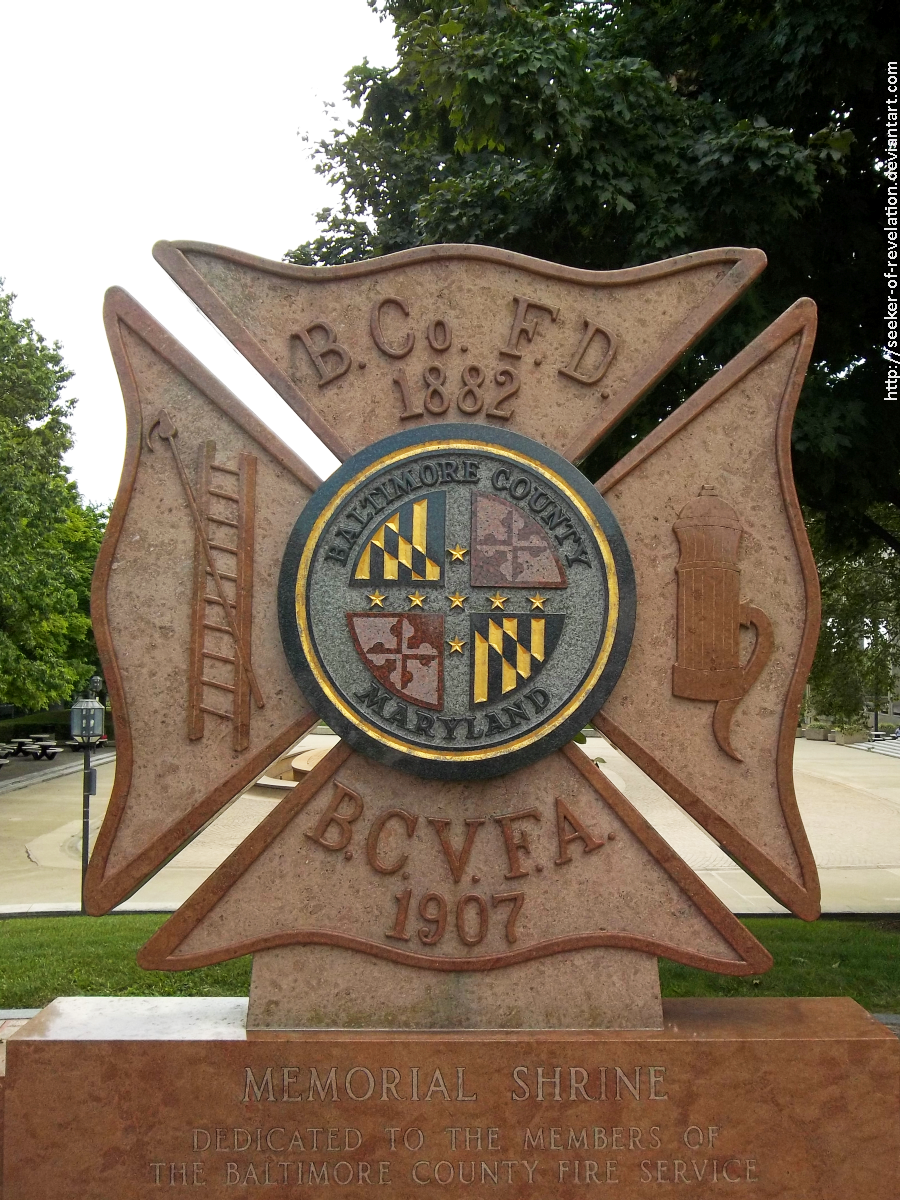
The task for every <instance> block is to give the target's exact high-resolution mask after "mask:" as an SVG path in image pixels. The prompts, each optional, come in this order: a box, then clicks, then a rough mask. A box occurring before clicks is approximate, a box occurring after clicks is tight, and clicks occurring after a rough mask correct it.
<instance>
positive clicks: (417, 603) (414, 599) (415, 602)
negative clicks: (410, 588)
mask: <svg viewBox="0 0 900 1200" xmlns="http://www.w3.org/2000/svg"><path fill="white" fill-rule="evenodd" d="M424 599H425V597H424V596H423V595H422V593H421V592H412V593H411V595H410V597H409V607H410V608H422V607H423V604H422V601H423V600H424Z"/></svg>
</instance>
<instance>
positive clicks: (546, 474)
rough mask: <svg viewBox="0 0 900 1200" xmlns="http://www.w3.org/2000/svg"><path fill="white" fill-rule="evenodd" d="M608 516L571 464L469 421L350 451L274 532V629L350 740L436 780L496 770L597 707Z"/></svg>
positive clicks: (543, 746) (574, 727) (627, 625)
mask: <svg viewBox="0 0 900 1200" xmlns="http://www.w3.org/2000/svg"><path fill="white" fill-rule="evenodd" d="M634 603H635V592H634V573H633V570H632V566H631V558H630V555H629V553H628V548H627V546H626V544H625V539H624V537H623V535H622V531H621V530H620V528H619V526H618V523H617V522H616V519H615V517H614V516H613V514H612V513H611V511H610V509H609V508H608V507H607V505H606V503H605V502H604V500H603V499H602V497H601V496H600V495H599V494H598V492H597V491H596V489H595V488H593V487H592V486H591V484H590V483H589V481H588V480H587V479H586V478H585V477H584V476H583V475H582V474H581V473H580V472H579V471H578V470H577V469H576V468H575V467H573V466H572V464H571V463H569V462H567V461H566V460H565V459H563V458H562V457H560V456H559V455H558V454H555V453H554V452H553V451H551V450H548V449H547V448H546V447H545V446H542V445H541V444H539V443H538V442H534V441H532V440H531V439H530V438H525V437H521V436H519V435H518V434H513V433H509V432H507V431H505V430H496V429H491V428H486V427H485V426H483V425H464V424H454V425H453V426H452V427H451V428H450V429H448V428H447V426H443V427H440V428H438V427H435V426H429V427H428V428H426V429H420V430H411V431H406V432H403V433H400V434H397V435H395V436H393V437H389V438H385V439H384V440H383V441H380V442H376V443H374V444H373V445H371V446H368V447H367V448H366V449H365V450H362V451H360V452H359V453H358V454H356V455H354V456H353V457H352V458H350V459H348V460H347V461H346V462H345V463H344V464H343V465H342V466H341V467H340V469H339V470H338V471H336V472H335V474H334V475H332V476H331V477H330V478H329V479H328V480H327V481H326V482H325V483H324V484H322V486H321V487H320V488H319V490H318V491H317V492H316V494H315V495H314V496H313V498H312V499H311V501H310V502H309V504H308V505H307V506H306V508H305V509H304V511H303V513H302V515H301V517H300V519H299V520H298V521H297V524H296V526H295V527H294V530H293V532H292V534H291V537H290V539H289V541H288V546H287V550H286V551H285V555H284V560H283V563H282V569H281V578H280V583H279V613H280V620H281V636H282V641H283V644H284V649H285V653H286V655H287V658H288V662H289V663H290V665H291V668H292V670H293V672H294V675H295V677H296V679H297V682H298V684H299V685H300V688H301V690H302V691H303V692H304V694H305V695H306V697H307V699H308V700H309V702H310V704H311V705H312V706H313V707H314V708H315V710H316V711H317V712H318V713H319V714H320V715H321V716H322V717H323V718H324V719H325V720H327V721H328V723H329V725H330V726H331V728H332V729H334V731H335V732H336V733H338V734H340V736H341V737H343V738H344V739H345V740H346V741H347V742H349V743H350V744H351V745H352V746H353V747H354V748H355V749H357V750H359V751H361V752H363V753H365V754H368V755H370V756H371V757H372V758H375V759H378V760H379V761H381V762H384V763H388V764H390V765H391V766H396V767H401V768H403V769H404V770H408V771H412V772H414V773H415V774H417V775H422V776H426V777H429V778H440V779H457V780H458V779H479V778H487V777H489V776H493V775H501V774H504V773H506V772H508V771H512V770H515V769H516V768H517V767H521V766H524V765H525V764H526V763H529V762H532V761H534V760H535V759H537V758H540V757H542V756H543V755H545V754H548V753H550V751H552V750H555V749H557V748H558V747H560V746H562V745H564V744H565V743H566V742H568V741H571V740H572V738H573V737H574V736H575V735H576V734H577V733H578V732H579V730H580V729H581V728H582V726H583V725H584V724H585V722H586V721H587V720H589V719H590V717H592V716H593V715H594V713H596V711H597V710H598V709H599V708H600V707H601V705H602V704H603V702H604V701H605V699H606V698H607V696H608V695H609V693H610V692H611V691H612V689H613V687H614V685H615V683H616V680H617V679H618V678H619V675H620V674H621V672H622V668H623V667H624V665H625V659H626V657H627V654H628V650H629V647H630V645H631V637H632V632H633V629H634Z"/></svg>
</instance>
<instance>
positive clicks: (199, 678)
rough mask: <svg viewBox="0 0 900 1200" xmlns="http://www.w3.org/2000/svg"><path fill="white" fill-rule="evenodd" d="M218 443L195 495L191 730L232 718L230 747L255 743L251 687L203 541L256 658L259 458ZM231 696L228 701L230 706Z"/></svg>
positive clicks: (205, 454) (205, 452)
mask: <svg viewBox="0 0 900 1200" xmlns="http://www.w3.org/2000/svg"><path fill="white" fill-rule="evenodd" d="M215 458H216V443H215V442H205V443H203V444H201V446H200V453H199V463H198V468H197V486H196V489H195V490H196V498H197V508H198V510H199V512H200V516H201V520H202V526H203V532H202V534H201V533H200V532H199V531H198V533H197V536H196V538H195V543H194V594H193V607H192V621H191V665H190V682H189V704H188V737H189V738H191V740H196V739H198V738H202V737H203V734H204V724H205V719H206V716H207V715H209V716H211V717H217V718H219V719H221V720H224V721H230V722H231V727H232V746H233V748H234V749H235V750H246V749H247V746H248V745H249V744H250V687H249V683H248V680H247V673H246V671H245V670H244V668H243V666H242V665H241V662H240V657H241V656H240V654H239V653H238V651H237V647H236V646H235V639H234V635H233V634H232V631H231V629H230V628H229V623H228V620H227V618H226V617H224V615H223V612H222V605H223V601H222V599H220V597H219V596H218V595H216V594H215V593H216V589H215V587H211V584H212V582H213V581H212V578H211V576H212V572H211V571H210V569H209V566H208V565H207V560H206V554H205V553H204V547H203V541H202V540H201V538H204V537H205V539H206V543H207V546H208V548H209V552H210V555H211V557H212V560H213V562H214V563H215V566H216V570H217V571H218V573H219V578H220V579H221V580H222V584H223V586H224V592H225V597H226V599H227V600H228V604H229V607H230V608H231V611H232V615H233V617H234V625H235V627H236V630H237V634H238V637H239V638H240V640H241V644H242V646H243V649H244V658H245V661H246V662H248V663H249V662H250V635H251V627H252V601H253V536H254V517H255V506H256V457H255V455H252V454H240V455H239V456H238V460H237V466H236V467H232V466H226V465H225V464H224V463H218V462H216V461H215ZM229 699H230V706H229Z"/></svg>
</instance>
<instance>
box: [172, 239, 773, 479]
mask: <svg viewBox="0 0 900 1200" xmlns="http://www.w3.org/2000/svg"><path fill="white" fill-rule="evenodd" d="M191 252H193V253H195V254H203V255H206V256H208V257H212V258H220V259H223V260H225V261H226V262H233V263H237V264H239V265H241V266H243V267H252V268H254V269H255V270H258V271H265V272H267V273H269V274H270V275H275V276H278V277H280V278H282V279H302V280H304V281H305V282H307V283H326V282H330V281H332V280H335V279H359V278H361V277H363V276H366V275H380V274H386V273H387V272H389V271H394V270H397V269H398V268H401V267H406V266H409V265H410V264H413V263H421V262H431V261H434V260H438V261H440V260H447V259H464V260H468V261H476V262H490V263H497V264H499V265H502V266H507V267H515V268H516V269H518V270H520V271H530V272H531V273H532V274H533V275H539V276H544V277H545V278H548V279H561V280H565V281H566V282H568V283H577V284H583V285H588V286H591V287H611V286H614V285H619V284H631V283H643V282H645V281H646V280H648V279H663V278H665V277H666V276H669V275H678V274H680V273H682V272H684V271H690V270H692V269H693V268H695V267H699V266H708V265H709V264H711V263H722V264H723V265H726V264H727V265H730V269H729V270H728V271H727V272H726V274H725V275H724V276H723V277H722V279H720V280H719V282H718V283H717V284H716V285H715V287H713V289H712V290H711V291H710V293H709V295H708V296H707V297H706V298H705V300H703V302H702V303H701V304H699V305H698V306H697V307H696V308H695V309H694V310H693V311H692V312H691V313H690V314H689V315H688V317H687V318H686V319H685V320H684V321H683V322H682V323H681V325H679V326H678V328H677V329H676V330H675V332H674V333H673V334H672V335H671V337H669V338H668V339H667V340H666V342H665V343H664V344H663V345H662V346H661V347H660V348H659V350H658V351H657V353H656V354H655V355H654V356H653V358H652V359H650V360H649V362H647V363H646V365H645V366H644V367H643V368H642V369H641V370H639V371H638V372H637V373H636V374H635V375H634V376H632V378H631V379H630V380H629V382H628V385H627V387H624V388H623V389H622V390H621V392H620V393H619V394H618V395H617V396H616V398H615V400H614V401H612V402H611V404H610V409H611V411H610V412H608V413H607V415H606V416H604V417H600V416H598V417H597V418H596V419H595V420H593V421H590V422H588V423H587V424H586V425H585V426H583V428H582V429H580V430H579V431H578V433H577V434H576V435H575V437H574V438H573V439H572V441H571V442H570V443H569V445H568V446H567V447H566V448H565V450H564V451H563V453H564V454H565V456H566V457H567V458H569V459H570V460H572V461H573V462H574V461H578V460H580V459H582V458H584V457H585V456H586V455H587V454H589V453H590V451H591V450H592V449H593V448H594V446H596V444H597V443H598V442H599V440H600V438H601V437H602V436H603V435H604V434H605V433H606V432H608V431H609V430H610V429H611V428H612V427H613V426H614V425H616V424H617V423H618V422H619V421H620V420H621V419H622V417H624V416H625V414H626V413H627V412H628V410H629V409H631V408H632V407H633V406H634V405H635V404H636V403H637V402H638V400H640V399H641V397H642V396H643V395H644V394H645V393H646V392H648V391H649V390H650V388H651V387H653V385H654V384H655V383H657V382H658V381H659V380H660V379H661V378H662V376H663V375H665V374H666V372H667V371H669V370H670V369H671V367H672V366H673V365H674V364H675V363H676V362H677V361H678V359H679V358H680V357H681V355H682V354H683V353H684V352H685V350H688V349H689V348H690V347H691V346H692V345H693V344H694V343H695V342H696V341H697V340H698V339H699V338H700V337H702V335H703V334H704V333H705V332H706V330H707V329H709V327H710V326H711V325H713V324H715V322H716V321H717V320H718V319H719V318H720V317H721V316H722V315H723V314H724V313H725V312H727V310H728V309H729V308H730V307H731V306H732V304H734V303H735V301H737V300H738V299H739V298H740V297H741V295H742V294H743V293H744V292H745V291H746V290H747V288H748V287H749V286H750V284H751V283H752V282H753V280H754V279H756V277H757V276H758V275H759V274H760V273H761V272H762V271H763V270H764V269H765V266H766V256H765V254H763V252H762V250H753V249H746V248H744V247H724V248H721V249H716V250H700V251H697V252H696V253H694V254H682V255H679V256H678V257H677V258H668V259H664V260H663V261H662V262H656V263H647V264H645V265H644V266H640V267H627V268H625V269H624V270H621V271H586V270H583V269H582V268H580V267H565V266H562V265H560V264H558V263H551V262H545V261H544V260H543V259H539V258H531V257H530V256H529V255H527V254H517V253H515V252H514V251H512V250H498V249H495V248H494V247H491V246H467V245H452V244H447V245H438V246H417V247H415V248H414V249H412V250H401V251H399V253H397V254H386V255H385V256H384V257H383V258H370V259H366V260H365V261H364V262H357V263H345V264H343V265H341V266H337V267H300V266H295V265H293V264H291V263H284V262H272V261H271V260H270V259H267V258H260V257H259V256H258V255H255V254H245V253H243V252H242V251H240V250H231V249H229V248H228V247H225V246H214V245H210V244H208V243H206V242H192V241H178V242H157V243H156V245H155V246H154V247H153V256H154V258H155V259H156V261H157V262H158V263H159V264H160V266H161V267H162V268H163V269H164V270H165V271H167V272H168V273H169V275H171V277H172V278H173V279H174V280H175V282H176V283H177V284H178V286H179V287H180V288H182V289H183V291H185V292H186V293H187V295H188V296H190V298H191V299H192V300H193V301H194V303H195V304H196V305H197V306H198V308H200V310H201V311H202V312H204V313H205V314H206V316H208V317H209V319H210V320H211V321H212V322H213V324H214V325H216V326H218V328H219V329H220V330H221V331H222V333H224V334H225V336H226V337H227V338H228V339H229V340H230V341H231V342H232V343H233V344H234V345H235V347H236V348H237V349H238V350H240V352H241V354H243V355H244V357H245V358H246V359H247V360H248V361H249V362H250V363H252V364H253V366H254V367H255V368H256V369H257V371H259V373H260V374H261V375H262V376H263V378H264V379H265V380H266V381H267V382H268V383H270V384H271V385H272V387H273V388H274V389H275V391H276V392H278V394H279V395H280V396H281V397H282V399H283V400H285V402H286V403H287V404H288V405H289V406H290V407H291V408H292V409H293V410H294V412H295V413H296V414H297V416H298V417H300V419H301V420H302V421H304V422H305V423H306V424H307V425H308V426H309V428H310V429H311V430H312V431H313V433H315V434H316V435H317V436H318V437H319V438H321V440H322V441H323V442H324V443H325V445H326V446H327V447H328V448H329V450H331V452H332V453H333V454H334V455H335V456H336V457H337V458H339V459H341V461H343V460H344V459H345V458H348V457H349V455H350V449H349V447H348V446H347V445H346V444H345V443H344V441H343V440H342V439H341V437H340V435H339V434H338V433H337V431H336V430H334V429H332V427H331V426H330V425H329V424H328V423H327V422H326V421H325V420H324V419H323V418H322V417H321V416H320V415H319V413H318V412H317V411H316V409H315V408H314V407H313V406H312V405H311V404H310V403H309V401H308V400H307V399H306V398H305V397H304V396H303V395H302V393H301V392H300V390H299V388H298V387H297V385H296V384H295V383H294V381H293V380H292V379H291V378H290V376H289V375H288V374H287V373H286V372H285V371H283V370H282V369H281V368H280V367H279V366H278V365H277V364H276V363H275V362H274V361H273V360H272V358H271V357H270V356H269V355H268V354H267V353H266V351H265V350H264V349H263V347H262V346H261V345H260V344H259V342H258V341H257V340H256V339H255V338H254V337H253V336H252V334H251V333H250V332H249V331H248V330H247V329H246V328H245V327H244V325H242V324H241V322H240V321H239V320H238V319H237V317H235V315H234V313H233V312H232V311H231V309H230V308H229V307H228V306H227V305H226V304H225V303H224V301H223V300H222V299H221V297H220V296H219V294H218V293H217V292H216V291H215V290H214V289H213V288H211V287H210V285H209V284H208V283H207V282H206V280H205V279H204V278H203V276H202V275H201V274H200V272H199V271H198V270H197V269H196V268H195V267H194V266H193V265H192V264H191V261H190V259H189V258H188V255H189V254H190V253H191ZM426 420H427V418H426Z"/></svg>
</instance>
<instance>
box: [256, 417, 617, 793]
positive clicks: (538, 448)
mask: <svg viewBox="0 0 900 1200" xmlns="http://www.w3.org/2000/svg"><path fill="white" fill-rule="evenodd" d="M455 438H467V439H469V440H471V441H479V442H483V443H484V446H485V449H486V450H487V449H489V448H490V447H491V446H497V447H505V448H507V449H509V450H515V451H517V452H518V453H519V454H524V455H527V456H529V457H531V458H533V459H535V460H536V461H537V462H540V463H543V464H544V465H545V466H546V467H548V468H549V469H550V470H552V471H555V472H556V473H557V474H558V475H560V476H562V478H563V479H565V481H566V483H567V484H568V485H569V486H570V487H571V489H572V491H573V492H576V493H577V494H578V495H579V496H580V497H581V499H582V500H583V501H584V503H585V504H586V505H587V506H588V508H590V510H591V512H592V513H593V514H594V517H595V518H596V520H597V523H598V524H599V525H600V527H601V529H602V530H603V532H604V533H605V534H606V538H607V540H608V542H609V547H610V551H611V553H612V558H613V562H614V563H615V567H616V575H617V577H618V584H619V616H618V623H617V626H616V633H615V637H614V639H613V645H612V648H611V650H610V654H609V658H608V659H607V662H606V666H605V668H604V669H603V671H602V673H601V675H600V678H599V679H598V680H597V683H596V684H595V685H594V687H593V688H592V689H591V690H590V692H588V693H587V695H586V696H585V698H584V700H583V701H582V702H581V704H580V705H579V706H578V707H577V709H575V711H574V712H572V713H571V714H570V715H569V717H567V718H566V720H565V721H563V722H562V723H561V724H560V725H558V726H557V727H556V728H555V729H554V730H553V731H552V732H551V733H548V734H547V735H546V736H545V737H538V738H537V739H536V740H535V741H534V742H532V743H531V744H530V745H528V746H523V747H521V748H520V749H518V750H511V751H507V752H504V751H503V750H502V748H501V749H499V750H498V753H497V755H496V757H493V758H482V759H477V760H471V761H466V760H464V759H460V760H459V761H458V762H455V761H453V760H452V759H441V760H432V759H424V758H419V757H417V756H416V755H414V754H404V753H403V752H402V751H398V750H394V749H392V748H391V747H390V746H386V745H384V744H383V743H382V742H379V741H377V740H376V739H375V738H372V737H370V736H369V734H367V733H365V732H364V731H363V730H362V729H360V728H359V727H358V726H356V725H354V724H352V723H351V722H349V721H348V720H347V719H346V717H344V715H343V714H342V713H341V712H340V711H339V710H338V709H336V708H335V707H334V706H333V705H332V703H331V701H330V700H329V699H328V697H327V696H326V695H325V693H324V692H323V691H322V689H321V687H320V686H319V683H318V680H317V679H316V677H315V674H314V673H313V671H312V670H311V669H310V666H309V663H308V662H307V660H306V656H305V654H304V653H303V650H302V647H301V643H300V633H299V631H298V629H297V615H296V586H297V571H298V569H299V565H300V559H301V557H302V555H303V551H304V549H305V547H306V543H307V540H308V538H309V536H310V533H311V531H312V528H313V526H314V525H315V523H316V521H317V520H318V518H319V517H320V516H321V514H322V512H323V510H324V509H325V507H326V506H327V505H328V503H329V502H330V501H331V500H332V498H333V497H334V495H335V494H336V493H337V492H338V491H340V489H341V488H342V487H343V486H344V485H345V484H346V483H349V482H350V481H351V480H352V479H353V478H354V477H355V476H356V475H358V474H359V473H360V472H361V471H363V470H365V468H366V467H368V466H371V465H372V463H374V462H376V461H377V460H378V459H380V458H383V457H384V456H385V455H387V454H391V453H393V452H394V451H395V450H405V449H409V448H411V447H415V446H420V447H421V448H422V451H423V453H428V452H436V453H440V452H441V445H440V443H441V442H442V441H446V440H447V439H455ZM432 444H434V450H433V451H429V446H431V445H432ZM635 606H636V589H635V580H634V567H633V565H632V562H631V554H630V552H629V550H628V545H627V543H626V541H625V536H624V534H623V533H622V530H621V528H620V527H619V523H618V521H617V520H616V518H615V517H614V516H613V513H612V510H611V509H610V507H609V505H608V504H607V503H606V501H605V500H604V499H603V497H602V496H601V495H600V494H599V492H598V491H597V489H596V488H595V487H593V486H592V484H591V483H590V481H589V480H588V479H587V478H586V477H585V476H584V475H582V473H581V472H580V471H579V470H578V468H577V467H575V466H573V465H572V464H571V463H570V462H568V461H567V460H566V459H564V458H563V457H562V456H561V455H558V454H556V453H555V452H554V451H551V450H548V448H547V447H546V446H544V445H543V444H542V443H541V442H536V441H534V440H533V439H532V438H528V437H524V436H523V435H522V434H519V433H512V432H510V431H509V430H508V429H494V428H492V427H490V426H485V425H474V424H471V423H462V422H460V423H454V424H453V425H452V426H451V427H449V428H448V427H447V426H435V425H429V426H427V427H425V428H424V429H409V430H403V431H402V432H401V433H395V434H391V436H390V437H386V438H382V439H381V441H378V442H373V443H372V444H371V445H370V446H366V447H365V449H363V450H360V451H359V452H358V453H356V454H354V455H353V456H352V457H351V458H348V459H347V460H346V461H345V462H344V463H342V464H341V466H340V467H339V468H338V469H337V470H336V471H335V472H334V474H333V475H331V476H329V478H328V479H327V480H326V481H325V482H324V483H323V484H322V485H321V486H320V487H319V488H318V490H317V491H316V492H315V494H314V495H313V496H312V497H311V499H310V500H309V503H308V504H307V505H306V507H305V508H304V510H303V512H302V513H301V514H300V517H299V518H298V520H297V523H296V525H295V526H294V528H293V530H292V531H291V535H290V537H289V538H288V543H287V547H286V549H285V552H284V558H283V559H282V563H281V572H280V576H279V580H278V620H279V625H280V628H281V641H282V645H283V647H284V653H285V657H286V658H287V661H288V665H289V667H290V669H291V671H292V672H293V675H294V678H295V679H296V680H297V683H298V684H299V686H300V689H301V691H302V692H303V694H304V696H305V697H306V699H307V700H308V702H309V704H310V705H311V707H312V708H313V710H314V711H315V712H317V713H318V714H319V716H320V717H322V718H323V719H324V720H326V721H327V722H328V724H329V726H330V727H331V728H332V729H333V730H334V732H335V733H337V734H338V735H339V736H340V737H342V738H343V739H344V740H345V741H346V742H347V743H348V744H349V745H351V746H352V747H353V749H354V750H358V751H359V752H360V753H361V754H365V755H368V757H369V758H373V759H375V760H376V761H377V762H381V763H384V764H385V765H386V766H390V767H397V768H399V769H400V770H402V771H408V772H411V773H412V774H414V775H418V776H420V777H421V778H424V779H441V780H471V779H491V778H494V777H495V776H498V775H506V774H508V773H509V772H510V771H516V770H518V769H519V768H520V767H524V766H527V765H528V764H529V763H532V762H537V761H538V760H539V759H541V758H545V757H546V756H547V755H548V754H550V753H552V752H553V751H554V750H558V749H559V748H560V747H561V746H564V745H565V744H566V743H567V742H570V741H571V740H572V738H573V737H575V735H576V734H577V733H578V732H579V731H580V730H581V729H582V728H583V727H584V726H585V724H587V722H588V721H590V719H591V717H593V716H594V715H595V714H596V713H597V712H598V711H599V710H600V709H601V708H602V707H603V705H604V704H605V702H606V700H607V699H608V697H609V695H610V693H611V692H612V690H613V688H614V687H615V686H616V683H617V682H618V680H619V676H620V675H621V674H622V671H623V669H624V667H625V661H626V659H627V658H628V652H629V650H630V649H631V641H632V638H633V636H634V615H635ZM448 749H449V748H448Z"/></svg>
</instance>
